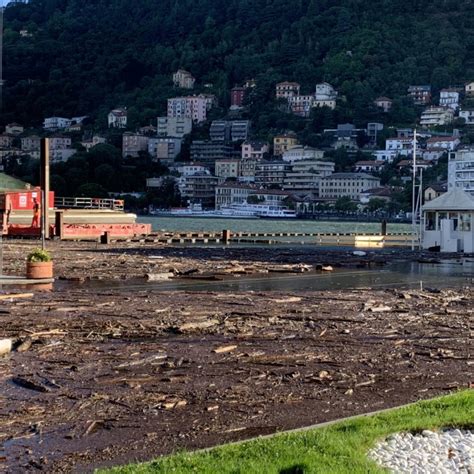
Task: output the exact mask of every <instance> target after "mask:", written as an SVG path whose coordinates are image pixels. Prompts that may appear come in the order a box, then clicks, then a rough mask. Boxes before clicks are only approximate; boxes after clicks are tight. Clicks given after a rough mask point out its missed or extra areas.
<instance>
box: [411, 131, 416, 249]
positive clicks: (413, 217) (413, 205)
mask: <svg viewBox="0 0 474 474" xmlns="http://www.w3.org/2000/svg"><path fill="white" fill-rule="evenodd" d="M415 195H416V128H415V132H414V134H413V176H412V200H411V225H412V229H411V232H412V238H411V249H412V250H415V236H416V234H417V227H416V197H415Z"/></svg>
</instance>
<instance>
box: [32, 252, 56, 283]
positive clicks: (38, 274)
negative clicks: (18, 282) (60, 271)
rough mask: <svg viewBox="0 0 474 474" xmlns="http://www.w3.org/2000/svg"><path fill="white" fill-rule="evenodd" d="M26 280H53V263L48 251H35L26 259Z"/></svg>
mask: <svg viewBox="0 0 474 474" xmlns="http://www.w3.org/2000/svg"><path fill="white" fill-rule="evenodd" d="M26 278H33V279H35V280H41V279H44V278H53V261H52V259H51V255H50V254H49V253H48V252H47V251H46V250H41V249H34V250H33V251H32V252H30V253H29V254H28V257H27V259H26Z"/></svg>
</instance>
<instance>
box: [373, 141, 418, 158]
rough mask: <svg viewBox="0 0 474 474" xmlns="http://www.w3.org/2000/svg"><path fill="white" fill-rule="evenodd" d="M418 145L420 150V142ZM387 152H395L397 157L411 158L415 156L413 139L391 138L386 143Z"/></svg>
mask: <svg viewBox="0 0 474 474" xmlns="http://www.w3.org/2000/svg"><path fill="white" fill-rule="evenodd" d="M416 144H417V148H418V145H419V143H418V140H417V142H416ZM385 150H386V151H392V152H395V153H396V155H397V156H409V155H411V154H413V138H389V139H388V140H386V141H385ZM377 159H378V158H377Z"/></svg>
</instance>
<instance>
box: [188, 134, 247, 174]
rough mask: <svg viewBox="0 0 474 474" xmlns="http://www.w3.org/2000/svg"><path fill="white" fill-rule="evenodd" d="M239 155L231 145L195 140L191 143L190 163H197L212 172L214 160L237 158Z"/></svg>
mask: <svg viewBox="0 0 474 474" xmlns="http://www.w3.org/2000/svg"><path fill="white" fill-rule="evenodd" d="M239 157H240V153H239V152H238V151H236V150H234V148H233V147H232V146H231V145H227V144H226V143H223V142H213V141H210V140H195V141H193V142H192V143H191V161H197V162H199V163H203V164H204V165H206V166H208V167H209V168H210V169H211V170H214V164H215V162H216V160H220V159H229V158H239Z"/></svg>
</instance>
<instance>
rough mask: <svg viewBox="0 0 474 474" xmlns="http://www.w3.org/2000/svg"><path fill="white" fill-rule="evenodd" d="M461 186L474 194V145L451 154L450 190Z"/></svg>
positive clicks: (449, 170)
mask: <svg viewBox="0 0 474 474" xmlns="http://www.w3.org/2000/svg"><path fill="white" fill-rule="evenodd" d="M454 188H461V189H463V190H464V191H466V192H468V193H470V194H471V195H473V196H474V147H470V148H463V149H460V150H457V151H454V152H451V153H450V154H449V161H448V190H452V189H454Z"/></svg>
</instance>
